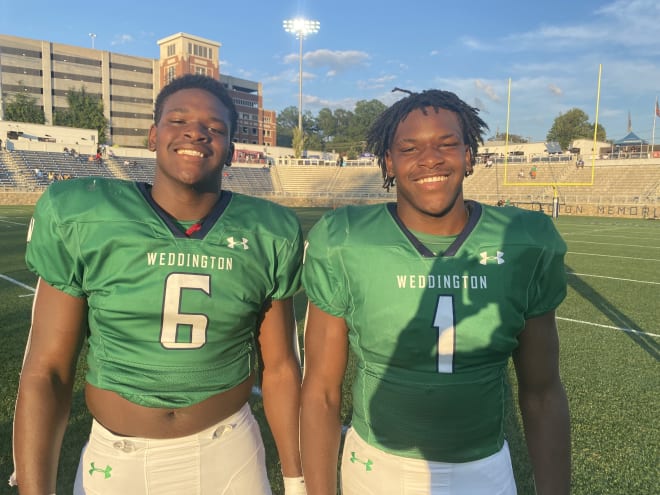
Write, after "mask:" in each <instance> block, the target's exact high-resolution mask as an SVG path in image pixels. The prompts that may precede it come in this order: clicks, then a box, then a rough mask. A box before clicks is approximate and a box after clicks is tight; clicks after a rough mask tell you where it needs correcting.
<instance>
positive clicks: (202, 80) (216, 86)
mask: <svg viewBox="0 0 660 495" xmlns="http://www.w3.org/2000/svg"><path fill="white" fill-rule="evenodd" d="M182 89H203V90H204V91H208V92H209V93H211V94H212V95H213V96H215V97H216V98H217V99H218V100H220V102H221V103H222V104H223V105H224V106H225V107H227V110H229V120H230V122H229V124H230V129H229V140H230V141H233V138H234V134H235V133H236V126H237V125H238V112H237V111H236V106H235V105H234V102H233V100H232V99H231V96H229V93H228V92H227V90H226V89H225V87H224V86H223V84H222V83H221V82H220V81H218V80H217V79H213V78H212V77H209V76H204V75H201V74H185V75H183V76H181V77H177V78H176V79H173V80H172V81H171V82H170V83H169V84H167V85H166V86H164V87H163V88H162V89H161V90H160V93H158V96H157V97H156V105H155V108H154V123H155V124H156V125H158V122H159V121H160V118H161V117H162V115H163V105H165V100H167V98H168V97H170V96H172V95H173V94H174V93H176V92H177V91H181V90H182Z"/></svg>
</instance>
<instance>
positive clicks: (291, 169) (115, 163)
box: [0, 150, 660, 205]
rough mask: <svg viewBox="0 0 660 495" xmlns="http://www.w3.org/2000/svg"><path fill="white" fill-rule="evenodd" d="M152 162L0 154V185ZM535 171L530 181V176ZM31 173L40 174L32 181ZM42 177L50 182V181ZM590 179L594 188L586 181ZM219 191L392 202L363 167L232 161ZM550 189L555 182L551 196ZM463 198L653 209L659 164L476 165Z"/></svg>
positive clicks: (659, 192) (39, 184)
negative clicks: (649, 206)
mask: <svg viewBox="0 0 660 495" xmlns="http://www.w3.org/2000/svg"><path fill="white" fill-rule="evenodd" d="M155 166H156V162H155V159H154V158H144V157H123V156H122V157H115V156H112V157H107V158H104V160H103V163H102V164H99V163H97V162H95V161H89V159H88V158H87V157H81V156H72V155H71V154H70V153H54V152H44V151H20V150H15V151H13V152H9V151H0V187H1V188H2V190H4V191H7V190H11V191H17V192H19V191H39V190H43V189H44V188H45V187H47V185H48V184H49V183H50V182H51V181H52V180H53V179H55V178H58V177H67V176H69V177H82V176H90V175H93V176H103V177H116V178H123V179H128V180H135V181H144V182H151V181H152V178H153V173H154V169H155ZM532 166H535V167H536V178H535V179H533V178H532V177H531V176H530V170H531V167H532ZM37 169H38V170H39V171H40V172H41V174H40V175H39V174H38V173H37ZM49 175H50V176H51V177H49ZM592 175H593V183H592ZM222 181H223V187H224V188H226V189H229V190H232V191H236V192H240V193H244V194H251V195H255V196H266V197H273V198H274V199H275V200H276V199H277V198H278V197H283V198H286V197H299V198H300V197H303V198H305V197H309V198H318V197H328V198H342V199H345V200H351V199H359V200H366V201H386V200H393V199H394V198H395V197H396V189H393V190H392V191H390V192H387V191H385V190H384V189H383V188H382V184H383V180H382V176H381V172H380V169H379V168H378V167H377V166H376V165H374V164H371V165H369V166H354V167H353V166H344V167H337V166H329V165H327V164H326V165H281V164H280V165H275V166H271V167H267V166H255V165H254V164H244V163H235V164H233V165H232V166H231V167H228V168H225V170H224V172H223V178H222ZM552 184H556V185H557V187H556V191H555V188H554V187H553V186H552ZM464 193H465V197H466V198H472V199H475V200H478V201H482V202H484V203H488V204H496V203H497V202H498V201H501V200H509V201H510V202H511V203H513V204H531V203H537V204H538V203H548V202H551V201H552V198H553V196H554V194H555V193H556V194H557V195H558V196H559V199H560V202H561V203H566V202H570V201H577V200H579V201H582V202H587V203H597V204H612V203H616V202H618V203H622V204H645V205H657V203H658V199H659V197H660V162H659V163H655V162H652V163H637V162H631V161H630V160H620V161H615V160H600V161H597V162H596V164H595V168H594V169H593V170H592V167H591V163H587V164H586V166H584V167H576V164H575V163H574V162H543V163H530V162H528V163H508V165H507V166H505V165H504V164H503V163H498V162H495V164H494V166H492V167H485V166H483V165H481V164H479V165H477V166H476V167H475V173H474V174H473V175H472V176H471V177H469V178H467V179H466V180H465V182H464Z"/></svg>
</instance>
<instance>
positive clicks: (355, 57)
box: [283, 49, 370, 75]
mask: <svg viewBox="0 0 660 495" xmlns="http://www.w3.org/2000/svg"><path fill="white" fill-rule="evenodd" d="M299 57H300V55H296V54H291V55H286V56H285V57H284V59H283V60H284V63H285V64H292V63H299V62H300V59H299ZM369 58H370V57H369V55H368V54H367V53H365V52H362V51H358V50H327V49H322V50H314V51H311V52H307V53H305V54H304V55H303V64H304V66H306V67H309V68H311V69H319V68H323V67H327V68H328V70H329V71H332V73H333V75H336V74H339V73H342V72H346V71H348V70H350V69H353V68H356V67H364V66H365V65H367V63H368V61H369Z"/></svg>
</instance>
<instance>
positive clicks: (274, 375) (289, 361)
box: [259, 298, 302, 477]
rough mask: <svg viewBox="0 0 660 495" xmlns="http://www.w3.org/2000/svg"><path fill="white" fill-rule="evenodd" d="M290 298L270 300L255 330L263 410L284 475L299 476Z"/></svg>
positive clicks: (296, 377) (297, 371)
mask: <svg viewBox="0 0 660 495" xmlns="http://www.w3.org/2000/svg"><path fill="white" fill-rule="evenodd" d="M295 328H296V327H295V317H294V313H293V300H292V299H291V298H289V299H284V300H281V301H273V303H272V305H271V307H270V308H269V309H268V310H267V311H266V314H265V316H264V320H263V322H262V324H261V328H260V331H259V346H260V348H261V358H262V361H263V370H262V378H261V386H262V393H263V401H264V410H265V412H266V418H267V419H268V424H269V426H270V429H271V432H272V433H273V438H274V439H275V444H276V445H277V452H278V454H279V456H280V463H281V464H282V474H283V475H284V476H286V477H297V476H301V475H302V468H301V465H300V448H299V442H298V439H299V412H300V382H301V378H300V363H299V362H298V358H297V356H296V352H295V349H294V343H293V342H294V340H293V339H294V338H298V336H297V335H296V334H295Z"/></svg>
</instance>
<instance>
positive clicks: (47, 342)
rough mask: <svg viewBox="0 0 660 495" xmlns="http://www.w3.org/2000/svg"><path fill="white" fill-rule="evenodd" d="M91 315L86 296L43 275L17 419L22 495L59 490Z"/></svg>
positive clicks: (16, 454)
mask: <svg viewBox="0 0 660 495" xmlns="http://www.w3.org/2000/svg"><path fill="white" fill-rule="evenodd" d="M86 314H87V305H86V301H85V300H84V299H79V298H75V297H72V296H70V295H68V294H65V293H64V292H61V291H59V290H57V289H55V288H53V287H51V286H50V285H48V284H47V283H45V282H44V281H43V280H41V279H39V281H38V283H37V291H36V294H35V300H34V307H33V310H32V328H31V329H30V336H29V338H28V343H27V348H26V353H25V360H24V362H23V369H22V371H21V379H20V383H19V388H18V399H17V401H16V414H15V417H14V460H15V467H16V480H17V482H18V485H19V492H20V493H21V495H27V494H32V493H34V494H44V493H55V485H56V478H57V465H58V462H59V456H60V448H61V446H62V438H63V437H64V432H65V430H66V426H67V421H68V418H69V412H70V409H71V395H72V391H73V383H74V379H75V371H76V362H77V358H78V353H79V351H80V346H81V343H82V340H83V337H84V333H83V329H84V328H85V318H86Z"/></svg>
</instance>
